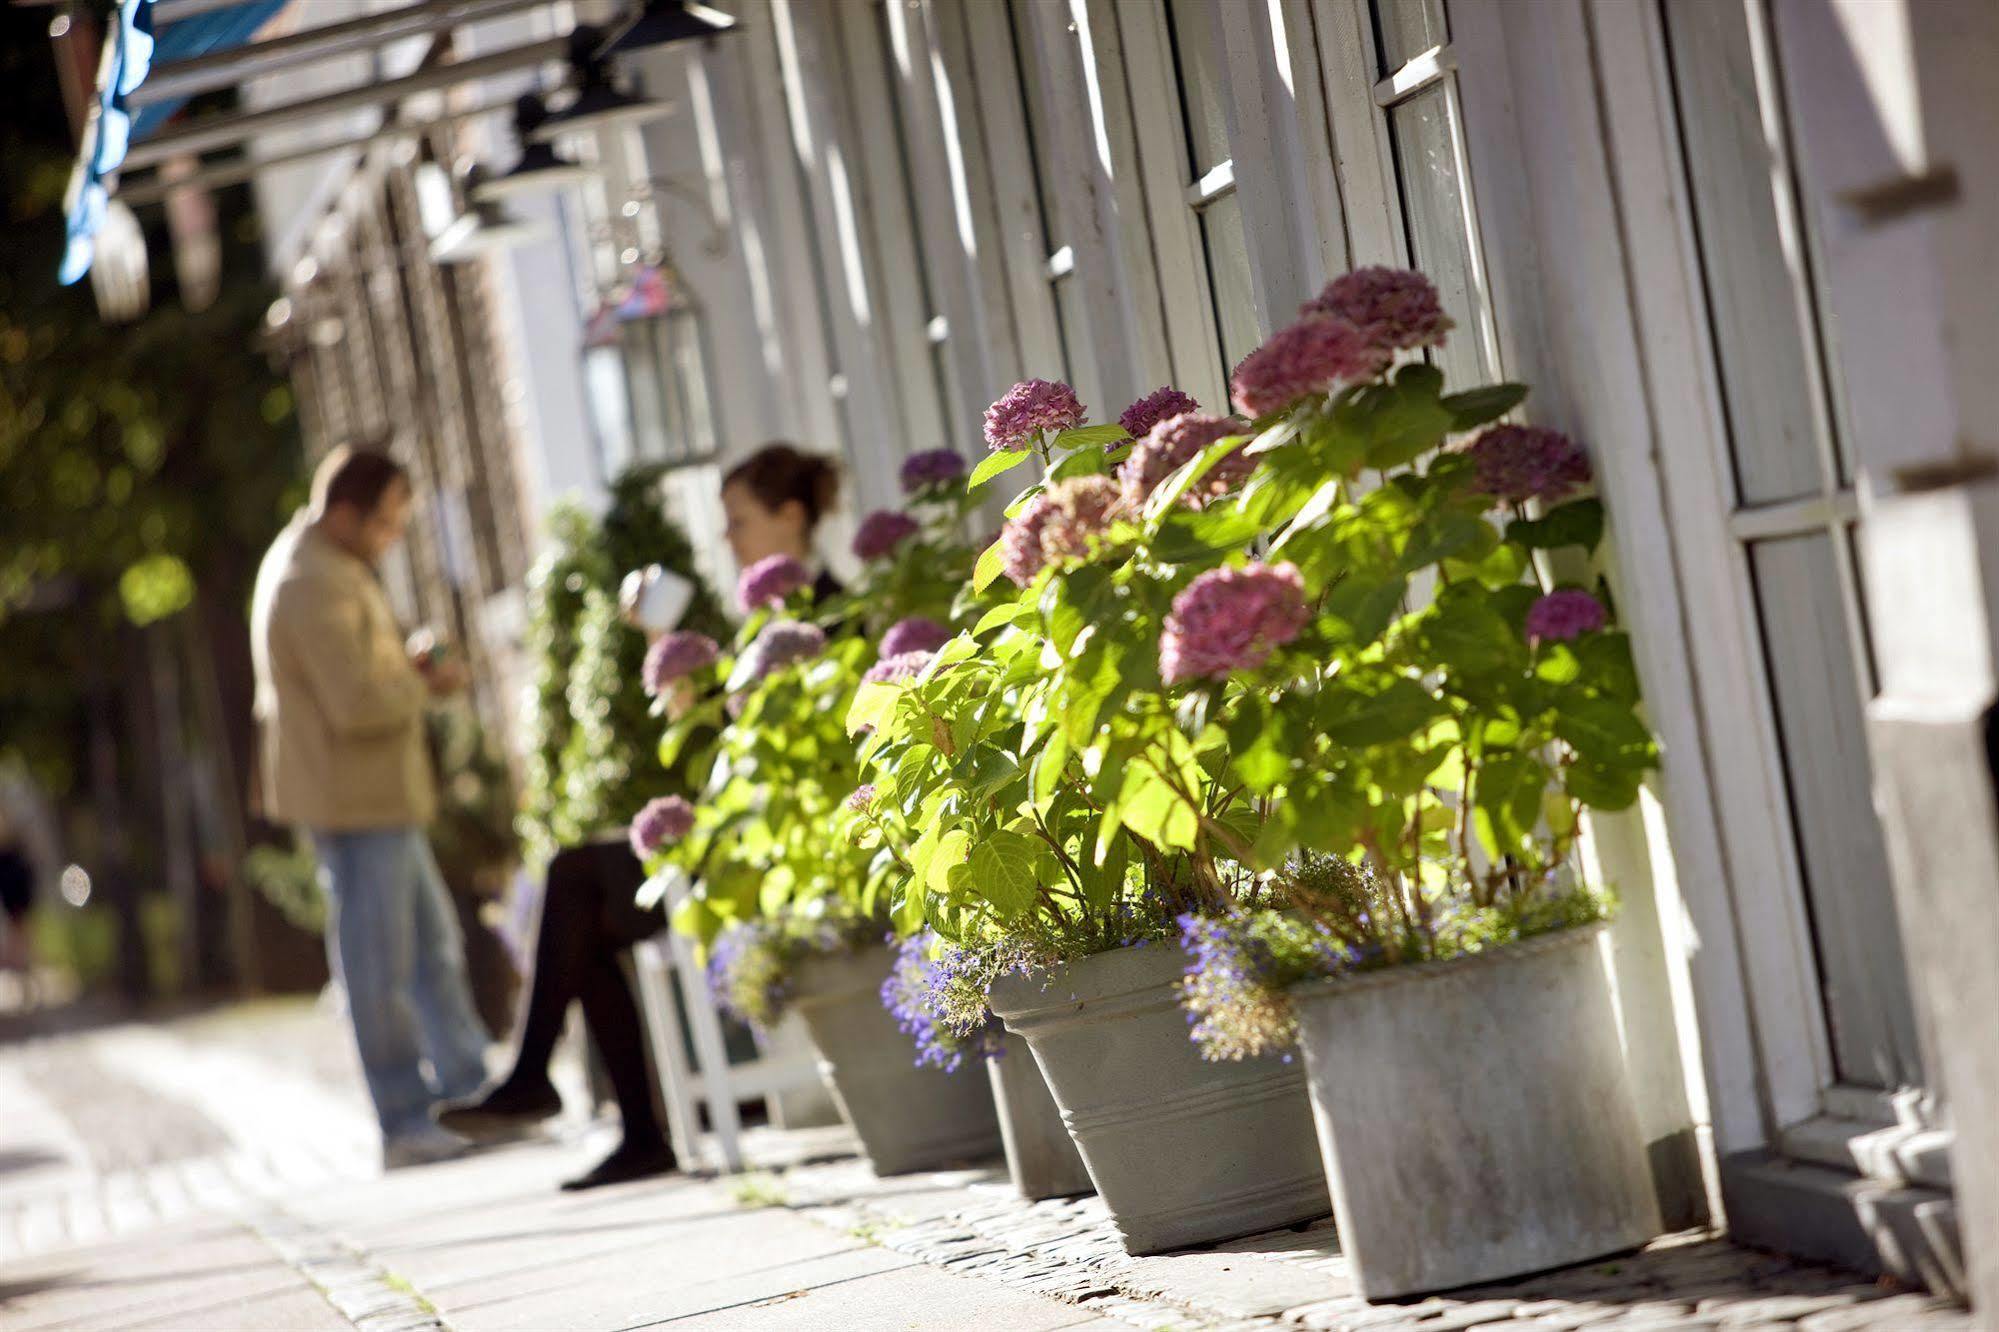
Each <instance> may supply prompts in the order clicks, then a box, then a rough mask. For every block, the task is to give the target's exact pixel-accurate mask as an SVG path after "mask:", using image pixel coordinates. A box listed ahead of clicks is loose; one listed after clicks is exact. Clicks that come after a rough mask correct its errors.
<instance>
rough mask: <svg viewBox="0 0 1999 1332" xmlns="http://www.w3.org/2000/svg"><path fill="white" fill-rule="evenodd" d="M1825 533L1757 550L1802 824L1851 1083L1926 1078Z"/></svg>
mask: <svg viewBox="0 0 1999 1332" xmlns="http://www.w3.org/2000/svg"><path fill="white" fill-rule="evenodd" d="M1840 558H1842V554H1841V553H1840V552H1839V551H1838V550H1837V549H1836V548H1835V547H1834V545H1833V543H1832V540H1831V538H1830V537H1828V536H1826V535H1825V534H1822V533H1821V534H1814V535H1811V536H1797V537H1784V538H1781V539H1778V540H1773V541H1762V542H1758V543H1757V544H1755V545H1754V546H1751V547H1750V551H1749V560H1750V569H1751V573H1752V575H1753V578H1754V581H1755V588H1756V599H1757V603H1758V610H1759V612H1760V615H1761V619H1762V624H1763V648H1764V653H1765V656H1766V659H1767V664H1768V667H1769V672H1770V693H1771V699H1772V703H1773V705H1774V708H1775V712H1776V716H1777V729H1778V733H1779V740H1780V742H1781V746H1782V750H1783V760H1784V769H1785V776H1786V785H1787V787H1788V789H1789V793H1790V802H1791V817H1792V821H1793V831H1794V832H1795V834H1796V836H1797V844H1798V857H1799V861H1800V864H1801V867H1802V872H1803V874H1804V878H1805V881H1806V888H1807V891H1806V901H1807V902H1808V903H1809V904H1810V910H1811V917H1812V933H1813V935H1814V936H1815V939H1816V942H1817V945H1818V952H1819V969H1820V974H1821V978H1822V980H1823V983H1824V987H1825V996H1824V998H1825V1009H1826V1019H1827V1025H1828V1027H1829V1028H1830V1029H1831V1034H1832V1047H1833V1059H1834V1062H1835V1063H1836V1064H1837V1066H1838V1069H1839V1076H1840V1078H1841V1080H1843V1081H1846V1082H1851V1083H1859V1084H1862V1085H1865V1086H1870V1087H1889V1088H1892V1087H1896V1086H1900V1085H1903V1084H1905V1083H1909V1082H1915V1081H1918V1080H1919V1077H1918V1069H1917V1049H1916V1038H1915V1031H1914V1020H1913V1017H1912V1009H1911V1006H1910V1000H1909V982H1908V975H1907V972H1906V970H1905V969H1904V966H1903V961H1902V946H1901V938H1900V932H1899V930H1898V928H1897V925H1896V920H1895V907H1894V902H1893V899H1892V897H1891V895H1890V889H1889V886H1888V861H1887V855H1886V853H1885V851H1884V850H1883V848H1882V842H1881V825H1880V823H1879V822H1878V821H1877V820H1876V818H1875V815H1874V802H1873V799H1872V796H1871V794H1870V791H1871V770H1870V767H1869V763H1868V757H1867V733H1866V728H1865V723H1864V721H1863V718H1862V713H1861V691H1860V682H1859V680H1858V678H1857V677H1856V675H1855V669H1854V661H1853V646H1852V638H1851V634H1850V632H1849V626H1848V618H1847V616H1848V612H1847V606H1846V600H1845V598H1844V597H1843V596H1842V595H1841V591H1840V583H1839V571H1838V565H1837V563H1836V561H1837V560H1838V559H1840Z"/></svg>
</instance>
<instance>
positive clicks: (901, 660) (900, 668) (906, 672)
mask: <svg viewBox="0 0 1999 1332" xmlns="http://www.w3.org/2000/svg"><path fill="white" fill-rule="evenodd" d="M936 655H937V654H936V653H935V652H904V653H901V654H899V655H897V656H893V657H883V658H882V659H881V660H880V661H878V662H876V663H875V664H874V665H872V666H870V667H868V672H867V674H866V675H863V676H862V677H861V678H862V679H863V680H865V681H867V682H868V683H869V684H894V683H896V682H897V681H898V680H907V679H909V678H910V677H911V676H914V675H916V674H918V673H919V672H920V671H922V669H923V668H924V667H925V666H928V665H929V664H930V659H931V658H932V657H934V656H936Z"/></svg>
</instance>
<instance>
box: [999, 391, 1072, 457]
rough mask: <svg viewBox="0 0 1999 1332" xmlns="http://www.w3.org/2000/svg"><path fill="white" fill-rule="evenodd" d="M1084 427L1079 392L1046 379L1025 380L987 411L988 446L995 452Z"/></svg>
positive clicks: (1007, 450)
mask: <svg viewBox="0 0 1999 1332" xmlns="http://www.w3.org/2000/svg"><path fill="white" fill-rule="evenodd" d="M1081 424H1083V404H1082V403H1080V402H1078V401H1077V400H1076V390H1074V389H1072V388H1070V387H1069V386H1068V385H1067V384H1063V383H1060V382H1055V381H1050V380H1046V379H1023V380H1021V381H1020V382H1019V383H1018V384H1015V385H1014V386H1013V387H1012V388H1010V389H1008V390H1007V391H1006V392H1004V393H1002V394H1000V396H999V400H998V401H997V402H995V403H993V405H992V406H990V407H988V408H986V445H987V447H989V448H990V449H992V451H993V452H994V453H1010V452H1013V451H1014V450H1017V449H1024V448H1026V447H1028V446H1029V445H1030V444H1032V443H1034V442H1035V440H1036V439H1038V438H1040V437H1041V436H1042V435H1043V434H1045V433H1047V432H1050V431H1057V430H1072V429H1074V428H1075V427H1077V426H1079V425H1081Z"/></svg>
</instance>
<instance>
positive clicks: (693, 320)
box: [663, 313, 715, 458]
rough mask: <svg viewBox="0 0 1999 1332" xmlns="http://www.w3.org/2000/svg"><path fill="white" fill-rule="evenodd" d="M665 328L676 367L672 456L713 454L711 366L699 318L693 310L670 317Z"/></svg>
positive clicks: (689, 456) (669, 350) (673, 376)
mask: <svg viewBox="0 0 1999 1332" xmlns="http://www.w3.org/2000/svg"><path fill="white" fill-rule="evenodd" d="M663 327H664V329H665V337H666V340H667V346H668V355H669V357H670V359H671V362H672V367H673V374H672V378H671V384H672V389H671V393H672V397H673V400H674V413H673V419H674V427H675V431H674V437H673V438H672V439H671V440H670V441H668V442H669V443H670V445H671V446H672V451H673V457H675V458H698V457H707V456H710V455H712V454H713V453H714V452H715V417H714V408H713V405H712V404H711V402H710V400H709V397H708V366H707V362H706V361H705V359H704V357H703V348H702V345H701V326H700V323H699V317H698V316H697V315H694V314H692V313H684V314H680V315H674V316H669V317H668V319H667V320H666V321H665V324H664V326H663Z"/></svg>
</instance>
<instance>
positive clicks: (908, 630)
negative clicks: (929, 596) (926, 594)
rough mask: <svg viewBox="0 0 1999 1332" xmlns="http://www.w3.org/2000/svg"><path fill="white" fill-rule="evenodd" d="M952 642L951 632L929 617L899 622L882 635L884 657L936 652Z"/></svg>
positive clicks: (881, 649) (917, 616)
mask: <svg viewBox="0 0 1999 1332" xmlns="http://www.w3.org/2000/svg"><path fill="white" fill-rule="evenodd" d="M950 641H951V631H950V630H949V629H947V628H945V627H944V626H943V625H941V624H939V623H937V621H935V620H933V619H931V618H930V617H929V616H927V615H912V616H910V617H909V618H907V619H903V620H897V621H896V622H895V623H894V624H892V625H890V626H889V627H888V632H887V633H885V634H883V635H882V641H881V648H880V653H881V655H882V656H883V657H885V658H886V657H899V656H901V655H902V654H903V653H905V652H935V651H936V650H937V649H938V648H941V647H943V646H944V645H945V644H946V643H948V642H950Z"/></svg>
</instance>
